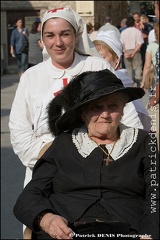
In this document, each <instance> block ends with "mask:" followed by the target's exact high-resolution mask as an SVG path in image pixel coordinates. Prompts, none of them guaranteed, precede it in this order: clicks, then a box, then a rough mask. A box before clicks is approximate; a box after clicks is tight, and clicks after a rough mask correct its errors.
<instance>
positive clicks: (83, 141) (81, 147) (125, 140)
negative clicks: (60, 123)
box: [72, 124, 138, 160]
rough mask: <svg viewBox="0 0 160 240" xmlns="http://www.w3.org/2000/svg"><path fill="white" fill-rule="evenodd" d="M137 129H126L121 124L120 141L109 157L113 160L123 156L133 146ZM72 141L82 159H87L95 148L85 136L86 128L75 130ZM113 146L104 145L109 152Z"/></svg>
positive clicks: (93, 143)
mask: <svg viewBox="0 0 160 240" xmlns="http://www.w3.org/2000/svg"><path fill="white" fill-rule="evenodd" d="M137 136H138V128H137V129H136V128H131V127H127V126H125V125H123V124H121V125H120V139H119V140H118V141H117V142H116V144H115V147H114V150H113V152H112V153H111V157H112V158H113V159H114V160H117V159H119V158H121V157H122V156H123V155H125V154H126V153H127V152H128V151H129V149H130V148H131V147H132V146H133V144H134V143H135V142H136V141H137ZM72 141H73V143H74V144H75V146H76V148H77V150H78V152H79V153H80V154H81V156H82V157H84V158H86V157H88V156H89V155H90V154H91V152H92V151H93V150H94V149H95V148H97V147H98V146H97V144H96V143H95V142H94V141H92V140H91V139H90V138H89V137H88V134H87V129H86V127H84V126H83V127H81V128H76V129H74V130H73V132H72ZM112 146H113V144H106V148H107V150H108V151H109V152H110V151H111V149H112Z"/></svg>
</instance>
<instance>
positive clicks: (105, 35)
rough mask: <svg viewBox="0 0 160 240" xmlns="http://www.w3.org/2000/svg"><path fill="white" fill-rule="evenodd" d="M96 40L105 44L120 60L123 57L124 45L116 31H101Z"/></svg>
mask: <svg viewBox="0 0 160 240" xmlns="http://www.w3.org/2000/svg"><path fill="white" fill-rule="evenodd" d="M95 40H101V41H103V42H105V43H106V44H107V45H108V46H109V47H110V48H112V50H113V51H114V52H115V53H116V54H117V56H118V57H119V58H120V57H121V56H122V43H121V40H120V38H119V36H118V35H117V33H116V32H115V31H114V30H107V31H105V32H104V31H100V32H99V33H98V34H97V36H96V38H95Z"/></svg>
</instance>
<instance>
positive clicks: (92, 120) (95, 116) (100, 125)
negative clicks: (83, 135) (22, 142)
mask: <svg viewBox="0 0 160 240" xmlns="http://www.w3.org/2000/svg"><path fill="white" fill-rule="evenodd" d="M120 96H121V95H119V94H117V93H113V94H110V95H108V96H106V97H103V98H101V99H99V100H95V101H93V102H91V103H88V104H87V105H86V106H84V109H83V110H82V119H83V120H84V122H85V124H86V126H87V129H88V134H89V136H91V137H96V138H100V139H103V138H105V137H106V136H107V137H109V136H112V135H113V134H114V133H115V132H116V131H117V129H118V126H119V122H120V119H121V116H122V115H123V108H124V105H125V102H124V99H123V98H122V97H120Z"/></svg>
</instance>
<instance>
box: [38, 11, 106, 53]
mask: <svg viewBox="0 0 160 240" xmlns="http://www.w3.org/2000/svg"><path fill="white" fill-rule="evenodd" d="M56 17H57V18H62V19H64V20H66V21H68V22H69V23H70V24H71V25H72V26H73V28H74V29H75V31H76V34H77V37H78V41H77V43H76V46H75V51H76V52H78V53H80V54H84V55H91V56H98V57H102V56H101V55H100V54H99V53H98V51H97V50H96V48H95V46H94V44H93V43H92V41H91V40H90V38H89V36H88V33H87V27H86V23H85V21H84V20H83V19H82V18H81V16H80V15H78V14H77V13H76V12H74V11H73V10H72V9H71V8H63V7H62V8H57V9H52V10H48V11H46V12H45V13H44V15H43V18H42V26H41V28H42V29H43V25H44V23H45V22H46V21H47V20H48V19H50V18H56Z"/></svg>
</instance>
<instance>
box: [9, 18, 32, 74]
mask: <svg viewBox="0 0 160 240" xmlns="http://www.w3.org/2000/svg"><path fill="white" fill-rule="evenodd" d="M28 36H29V31H28V30H27V29H26V28H24V27H23V20H22V18H17V19H16V28H15V29H14V30H13V31H12V33H11V38H10V53H11V55H12V57H15V58H16V60H17V66H18V74H19V76H21V75H22V74H23V73H24V72H25V70H26V69H27V63H28Z"/></svg>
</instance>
